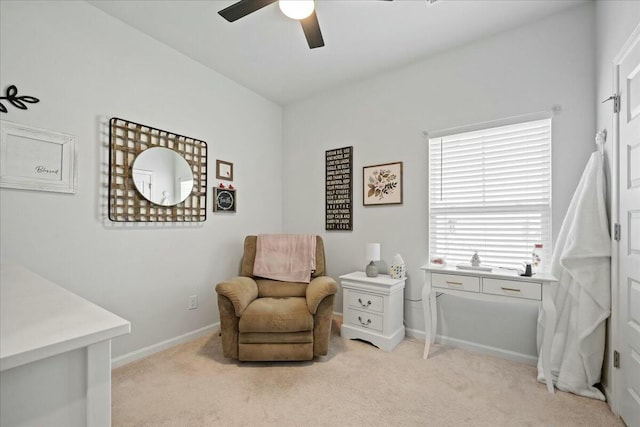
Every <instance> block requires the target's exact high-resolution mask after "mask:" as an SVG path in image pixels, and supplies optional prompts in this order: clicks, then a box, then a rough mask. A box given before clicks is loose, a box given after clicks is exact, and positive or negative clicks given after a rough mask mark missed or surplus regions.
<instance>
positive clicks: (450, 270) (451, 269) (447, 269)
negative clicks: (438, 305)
mask: <svg viewBox="0 0 640 427" xmlns="http://www.w3.org/2000/svg"><path fill="white" fill-rule="evenodd" d="M420 268H421V269H422V270H426V271H431V272H433V273H442V274H460V275H463V276H476V277H490V278H494V279H515V280H520V281H523V282H557V281H558V279H556V278H555V277H553V276H552V275H551V274H549V273H536V274H534V275H533V276H530V277H528V276H520V275H519V274H518V273H517V272H516V271H515V270H506V269H503V268H493V269H492V270H491V271H482V270H466V269H461V268H456V266H455V265H445V266H443V267H439V266H435V265H433V264H425V265H423V266H422V267H420Z"/></svg>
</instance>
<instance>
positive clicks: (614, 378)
mask: <svg viewBox="0 0 640 427" xmlns="http://www.w3.org/2000/svg"><path fill="white" fill-rule="evenodd" d="M639 39H640V25H638V26H636V28H635V29H634V30H633V31H632V32H631V34H630V35H629V37H628V38H627V40H626V41H625V42H624V43H623V44H622V47H621V48H620V49H619V50H618V53H617V54H616V56H615V57H614V58H613V73H612V74H613V91H614V93H615V94H616V95H617V96H620V89H621V88H620V64H622V61H624V59H625V58H626V56H627V54H628V53H629V52H630V50H631V48H632V47H633V45H634V44H635V43H640V40H639ZM620 113H621V112H615V111H614V114H613V123H612V128H613V132H612V134H613V135H612V154H613V159H612V161H611V181H612V182H611V221H610V230H609V231H610V233H611V236H612V237H613V236H614V227H615V225H616V224H620ZM619 257H620V241H618V240H614V239H613V238H612V239H611V328H610V331H611V335H612V336H611V343H612V347H613V348H611V349H609V351H608V353H609V354H608V355H607V356H609V357H608V360H609V362H608V365H609V366H608V368H609V372H611V377H610V378H611V387H610V390H611V394H612V395H611V396H607V400H609V407H610V408H611V411H612V412H613V413H614V414H615V415H617V416H620V409H621V404H622V401H621V400H622V393H623V392H624V390H623V386H624V381H622V376H623V372H624V366H623V367H621V368H614V367H613V352H614V350H618V349H620V348H621V343H622V331H621V322H620V274H619V269H620V258H619ZM618 351H619V350H618Z"/></svg>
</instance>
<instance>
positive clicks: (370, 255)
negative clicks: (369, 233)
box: [365, 243, 380, 277]
mask: <svg viewBox="0 0 640 427" xmlns="http://www.w3.org/2000/svg"><path fill="white" fill-rule="evenodd" d="M366 259H367V261H369V264H367V268H366V269H365V273H366V274H367V277H377V276H378V267H376V261H380V243H367V251H366Z"/></svg>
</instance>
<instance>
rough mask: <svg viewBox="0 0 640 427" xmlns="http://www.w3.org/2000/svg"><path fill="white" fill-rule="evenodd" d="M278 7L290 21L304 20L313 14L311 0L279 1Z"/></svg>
mask: <svg viewBox="0 0 640 427" xmlns="http://www.w3.org/2000/svg"><path fill="white" fill-rule="evenodd" d="M278 6H280V10H281V11H282V13H284V14H285V15H286V16H288V17H289V18H291V19H298V20H299V19H304V18H306V17H308V16H309V15H311V14H312V13H313V9H314V4H313V0H279V1H278Z"/></svg>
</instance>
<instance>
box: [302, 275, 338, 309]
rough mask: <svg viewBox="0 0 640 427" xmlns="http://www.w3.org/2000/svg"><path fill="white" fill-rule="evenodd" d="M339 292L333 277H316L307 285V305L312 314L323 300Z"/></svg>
mask: <svg viewBox="0 0 640 427" xmlns="http://www.w3.org/2000/svg"><path fill="white" fill-rule="evenodd" d="M336 292H338V285H337V283H336V281H335V280H333V279H332V278H331V277H327V276H320V277H316V278H315V279H313V280H312V281H311V283H309V286H307V307H309V311H310V312H311V314H316V311H317V310H318V306H319V305H320V303H321V302H322V300H323V299H324V298H325V297H327V296H329V295H334V294H335V293H336Z"/></svg>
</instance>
